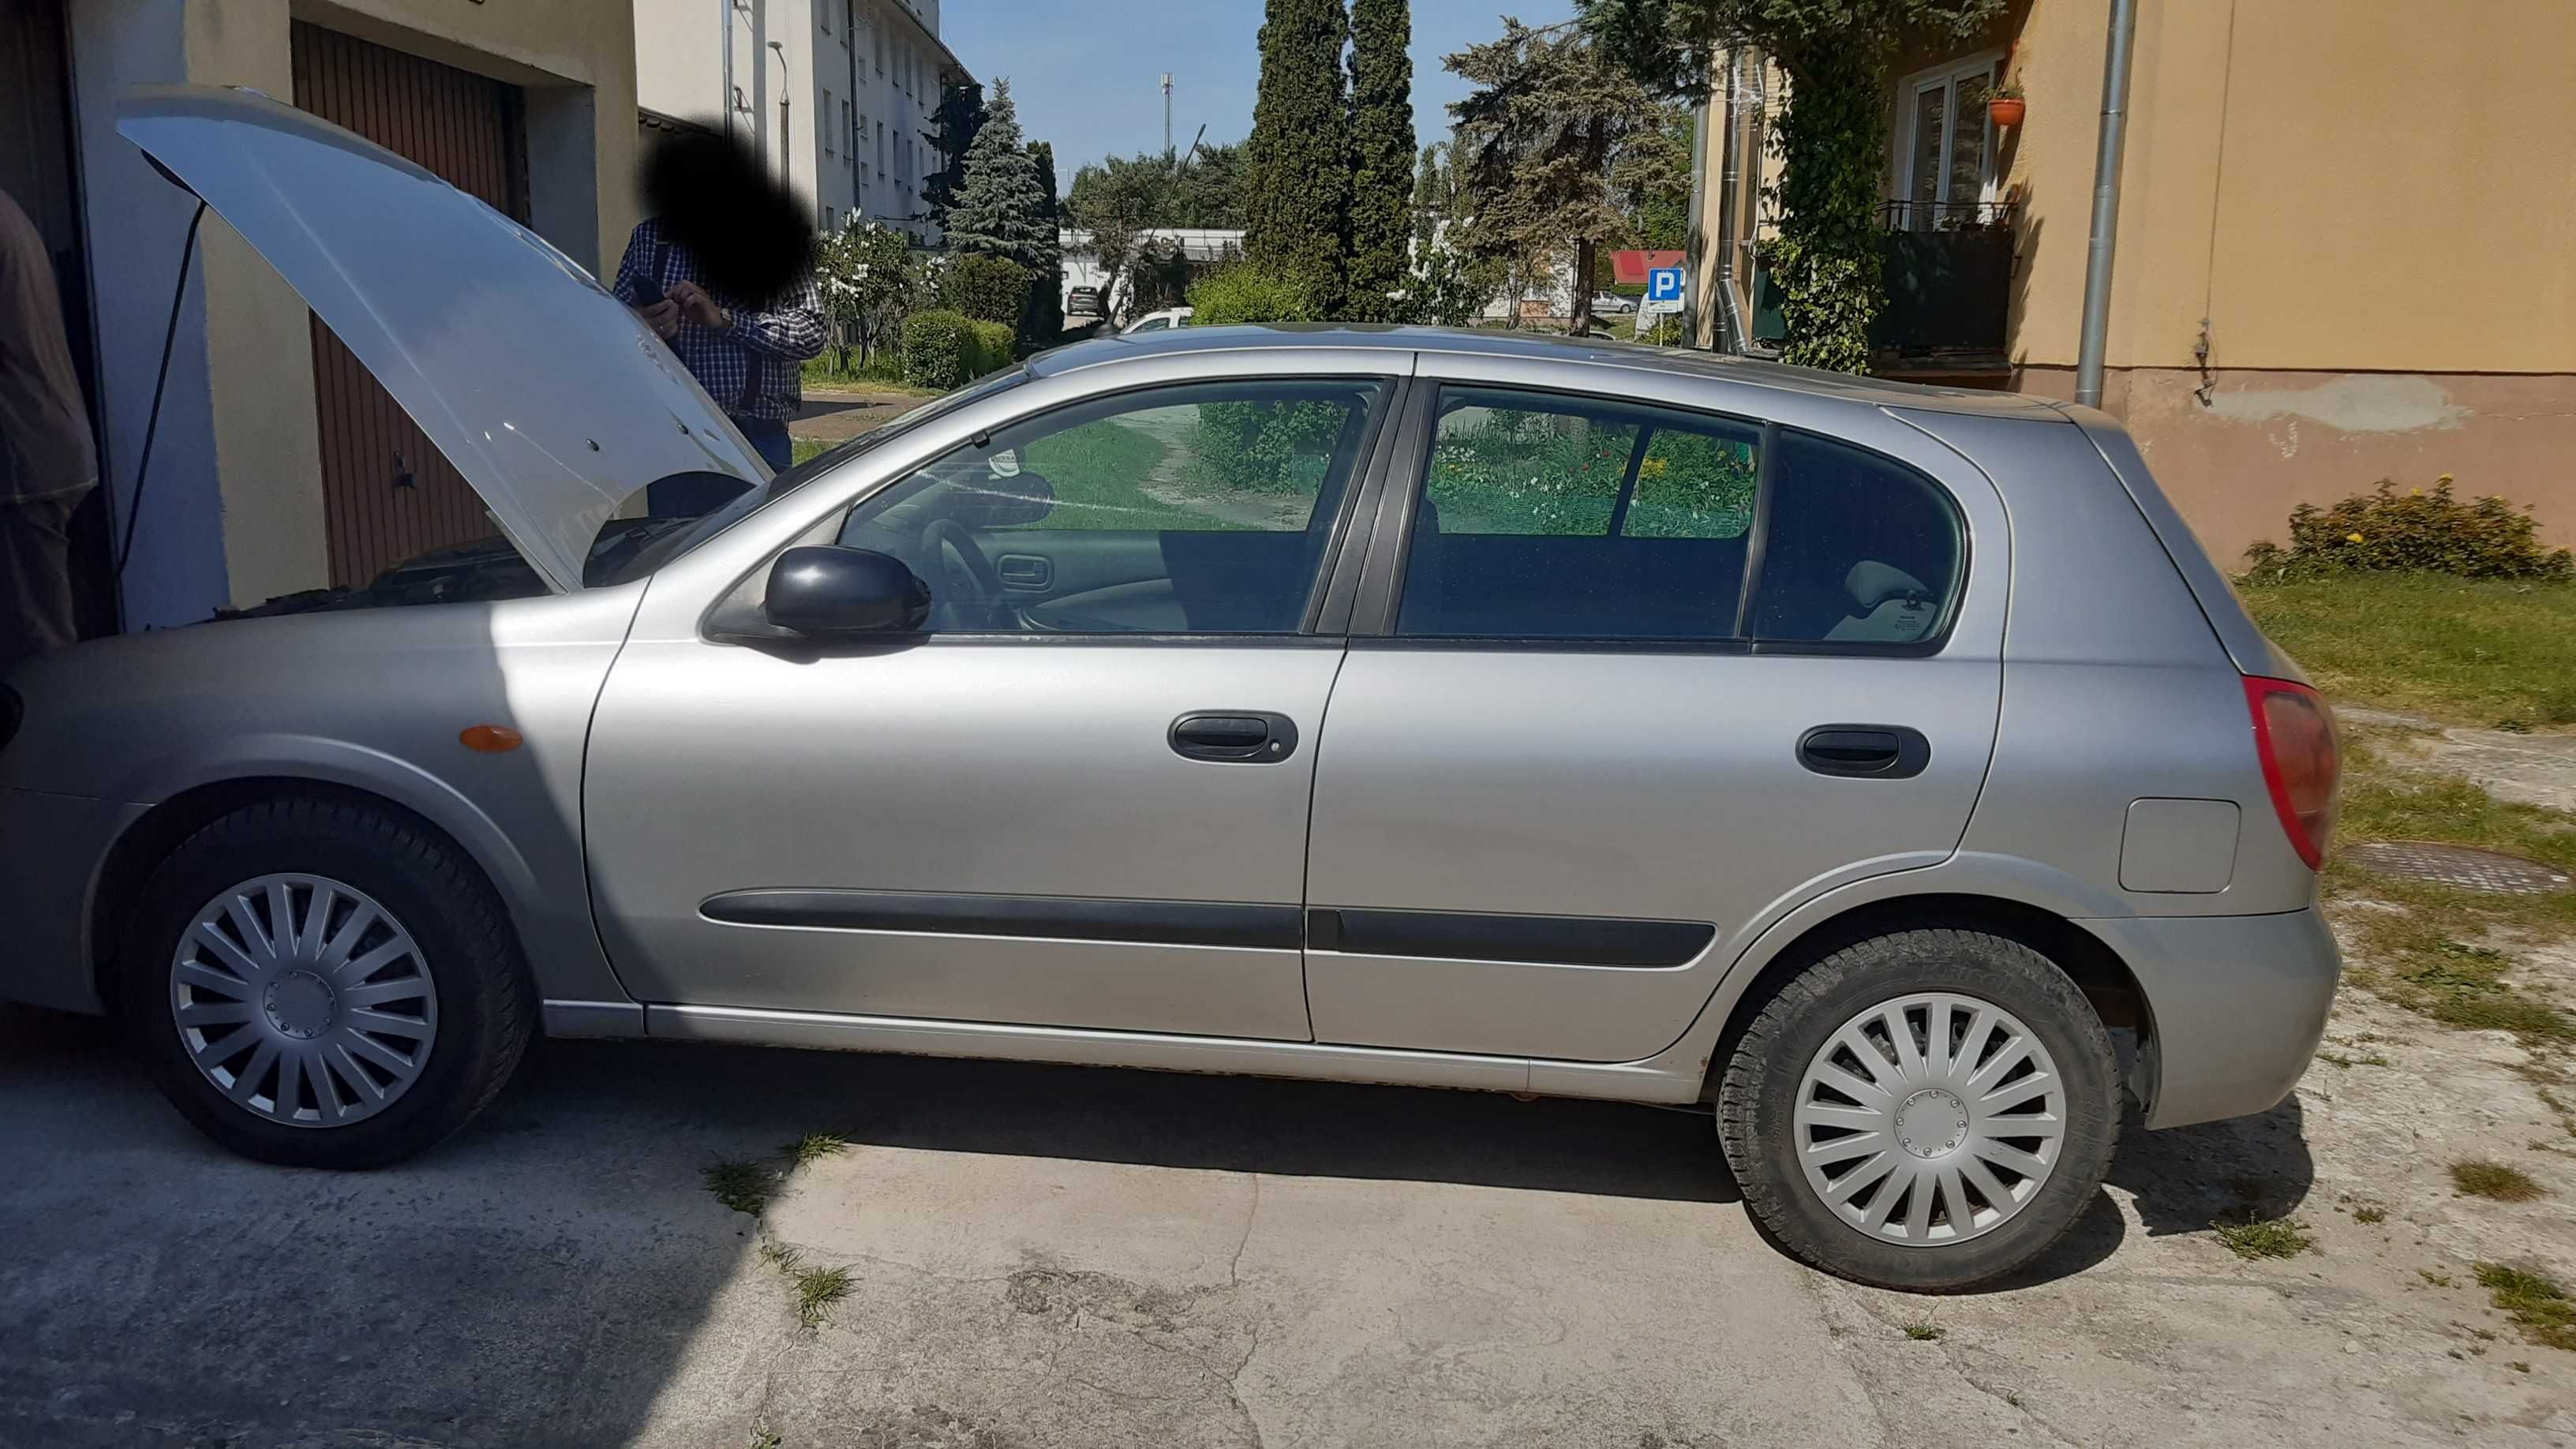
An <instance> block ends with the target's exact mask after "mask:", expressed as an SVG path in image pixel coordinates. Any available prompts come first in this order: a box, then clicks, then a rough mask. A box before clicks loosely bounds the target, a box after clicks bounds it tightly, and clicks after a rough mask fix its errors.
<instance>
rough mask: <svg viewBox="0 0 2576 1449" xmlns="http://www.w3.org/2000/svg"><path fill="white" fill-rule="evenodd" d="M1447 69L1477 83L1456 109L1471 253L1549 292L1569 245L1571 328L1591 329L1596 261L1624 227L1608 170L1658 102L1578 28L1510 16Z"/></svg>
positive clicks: (1648, 123)
mask: <svg viewBox="0 0 2576 1449" xmlns="http://www.w3.org/2000/svg"><path fill="white" fill-rule="evenodd" d="M1446 63H1447V65H1448V67H1449V68H1450V69H1451V70H1453V71H1456V72H1457V73H1458V74H1459V75H1461V76H1463V77H1465V78H1466V79H1468V80H1470V81H1473V82H1475V84H1476V87H1477V89H1476V90H1475V91H1474V92H1472V93H1471V94H1469V95H1468V97H1467V98H1466V99H1465V100H1463V101H1460V102H1458V103H1457V104H1455V105H1453V106H1451V107H1450V110H1451V112H1452V113H1453V114H1455V115H1456V117H1457V120H1458V137H1457V139H1458V144H1459V145H1460V146H1461V147H1462V148H1463V149H1464V151H1465V153H1466V157H1467V164H1466V184H1467V188H1468V190H1469V192H1470V193H1471V196H1472V203H1473V217H1472V224H1471V225H1469V226H1468V227H1467V228H1466V234H1465V237H1464V243H1465V249H1466V250H1467V251H1468V252H1470V253H1472V254H1475V255H1479V256H1485V257H1499V258H1507V259H1509V262H1510V270H1511V272H1512V274H1513V279H1514V280H1515V281H1516V282H1518V283H1519V284H1520V285H1521V286H1522V287H1523V288H1524V289H1526V288H1527V287H1528V286H1529V285H1530V284H1531V283H1533V282H1539V283H1541V284H1542V285H1544V281H1543V279H1545V278H1549V277H1552V276H1553V274H1554V269H1555V268H1554V264H1555V262H1556V261H1557V260H1558V259H1559V258H1561V257H1562V256H1563V255H1564V253H1565V252H1566V251H1567V250H1568V249H1570V250H1571V251H1572V253H1573V263H1574V283H1575V284H1574V317H1573V331H1574V333H1575V334H1576V335H1577V336H1581V335H1584V334H1586V333H1588V332H1590V331H1591V329H1592V288H1591V287H1590V286H1589V285H1588V284H1587V279H1588V278H1590V277H1591V275H1592V272H1593V266H1594V262H1593V257H1594V254H1595V252H1596V251H1597V250H1598V249H1599V248H1600V246H1601V245H1602V244H1603V243H1604V242H1608V241H1614V240H1616V239H1617V238H1618V237H1620V236H1621V235H1622V234H1624V232H1625V231H1626V228H1627V214H1626V212H1625V210H1624V209H1623V208H1622V207H1621V205H1620V203H1619V196H1618V194H1617V192H1616V190H1615V189H1614V188H1613V186H1612V184H1611V171H1612V167H1613V164H1614V163H1616V162H1618V161H1620V160H1621V159H1622V157H1623V155H1624V153H1625V152H1626V151H1627V149H1628V148H1629V146H1630V143H1631V141H1632V139H1633V138H1635V137H1637V136H1639V135H1640V134H1643V133H1646V132H1649V131H1650V130H1651V129H1652V123H1653V121H1654V118H1655V105H1654V101H1653V98H1652V97H1651V96H1650V95H1649V94H1648V93H1647V91H1646V88H1645V87H1644V86H1643V85H1641V84H1639V82H1638V81H1637V79H1636V78H1635V77H1634V76H1633V75H1631V74H1629V73H1628V71H1626V70H1625V69H1623V68H1621V67H1618V66H1615V65H1611V64H1609V63H1608V62H1607V59H1606V57H1605V56H1604V54H1603V52H1602V51H1601V49H1600V47H1598V46H1597V45H1595V44H1594V43H1593V40H1592V37H1591V36H1590V35H1589V34H1587V33H1586V32H1584V31H1583V30H1581V29H1579V28H1577V27H1575V26H1573V25H1571V24H1565V25H1552V26H1549V27H1547V28H1545V29H1542V30H1533V29H1531V28H1530V27H1529V26H1526V25H1523V24H1521V23H1520V22H1519V21H1517V20H1514V19H1511V18H1509V17H1508V16H1507V17H1505V18H1504V20H1503V35H1502V38H1501V39H1499V40H1491V41H1487V42H1486V43H1484V44H1483V45H1472V46H1469V47H1468V48H1467V49H1465V50H1462V51H1460V52H1458V53H1457V54H1455V55H1452V56H1449V57H1448V58H1447V61H1446Z"/></svg>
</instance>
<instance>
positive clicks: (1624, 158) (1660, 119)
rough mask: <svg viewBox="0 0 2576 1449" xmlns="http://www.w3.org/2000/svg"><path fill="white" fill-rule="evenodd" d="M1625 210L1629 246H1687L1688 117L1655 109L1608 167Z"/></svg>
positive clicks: (1669, 108) (1677, 109)
mask: <svg viewBox="0 0 2576 1449" xmlns="http://www.w3.org/2000/svg"><path fill="white" fill-rule="evenodd" d="M1610 184H1611V185H1613V186H1615V187H1617V188H1618V190H1619V195H1620V205H1622V206H1623V207H1625V208H1626V209H1627V211H1628V237H1627V241H1628V244H1629V245H1631V246H1640V247H1649V248H1653V249H1655V250H1659V251H1677V250H1679V249H1681V248H1682V247H1685V246H1687V245H1689V243H1690V188H1691V113H1690V110H1689V108H1688V107H1685V106H1678V105H1664V106H1658V107H1656V109H1655V115H1654V118H1653V119H1652V120H1651V121H1650V122H1649V123H1648V124H1647V125H1646V126H1644V127H1643V128H1641V129H1640V130H1639V131H1638V132H1637V134H1636V136H1635V137H1634V138H1633V140H1632V141H1631V143H1630V145H1629V146H1628V148H1627V150H1626V151H1625V153H1624V154H1622V155H1621V156H1620V158H1619V160H1618V161H1617V162H1616V163H1615V164H1614V165H1613V166H1612V167H1611V170H1610Z"/></svg>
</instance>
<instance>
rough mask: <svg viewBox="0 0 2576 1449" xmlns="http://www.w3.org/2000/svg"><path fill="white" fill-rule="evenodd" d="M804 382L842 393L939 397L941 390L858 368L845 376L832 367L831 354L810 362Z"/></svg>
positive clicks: (805, 368) (808, 362) (808, 361)
mask: <svg viewBox="0 0 2576 1449" xmlns="http://www.w3.org/2000/svg"><path fill="white" fill-rule="evenodd" d="M852 361H853V362H854V363H855V362H856V361H857V359H856V358H855V357H853V358H852ZM803 380H804V383H805V385H806V386H807V387H821V388H830V389H833V390H834V391H838V392H891V393H901V394H903V395H905V396H907V397H937V396H939V390H938V389H937V388H930V387H914V386H913V385H912V384H910V383H908V382H905V381H904V380H903V379H902V377H900V376H894V375H888V374H885V373H875V372H862V371H860V370H859V369H858V368H857V367H855V366H853V367H852V368H850V370H848V371H846V372H844V371H842V370H841V369H840V368H837V367H834V366H833V365H832V354H831V353H830V351H828V350H826V351H825V352H824V354H823V355H822V356H820V357H815V358H809V359H807V360H806V363H805V367H804V379H803Z"/></svg>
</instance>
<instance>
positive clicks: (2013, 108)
mask: <svg viewBox="0 0 2576 1449" xmlns="http://www.w3.org/2000/svg"><path fill="white" fill-rule="evenodd" d="M2026 109H2028V107H2026V106H2025V105H2024V104H2023V102H2022V94H2021V82H2020V81H2006V82H2004V83H2003V84H2002V85H2000V86H1997V87H1995V93H1994V94H1993V95H1990V96H1988V97H1986V115H1987V116H1989V117H1990V118H1992V119H1993V121H1994V123H1995V124H1996V125H1998V126H2018V125H2020V124H2021V118H2022V112H2023V111H2025V110H2026Z"/></svg>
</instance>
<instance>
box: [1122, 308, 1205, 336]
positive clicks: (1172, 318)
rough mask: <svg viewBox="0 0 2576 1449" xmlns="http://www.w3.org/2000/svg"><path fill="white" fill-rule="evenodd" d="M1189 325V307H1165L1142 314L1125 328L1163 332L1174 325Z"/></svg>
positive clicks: (1133, 330) (1130, 330) (1135, 330)
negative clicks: (1158, 310)
mask: <svg viewBox="0 0 2576 1449" xmlns="http://www.w3.org/2000/svg"><path fill="white" fill-rule="evenodd" d="M1189 325H1190V309H1189V308H1187V307H1166V308H1164V309H1163V310H1162V311H1160V312H1148V313H1146V314H1145V315H1144V316H1142V317H1139V318H1137V319H1136V320H1135V321H1133V322H1130V323H1128V324H1127V328H1126V330H1127V331H1129V332H1164V331H1168V330H1170V329H1172V328H1174V327H1187V326H1189Z"/></svg>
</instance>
